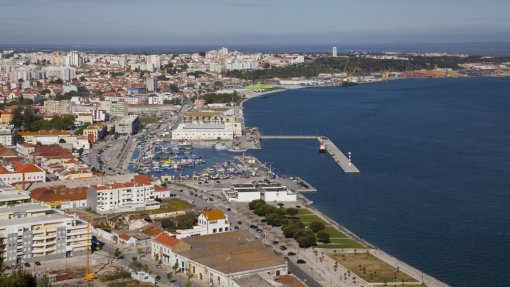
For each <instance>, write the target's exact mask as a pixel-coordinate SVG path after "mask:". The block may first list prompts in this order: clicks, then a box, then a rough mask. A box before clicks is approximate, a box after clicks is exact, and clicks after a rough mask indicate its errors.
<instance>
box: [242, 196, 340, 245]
mask: <svg viewBox="0 0 510 287" xmlns="http://www.w3.org/2000/svg"><path fill="white" fill-rule="evenodd" d="M248 207H249V209H250V210H253V213H255V214H256V215H258V216H264V218H265V220H266V223H267V224H269V225H271V226H281V228H282V231H283V234H284V235H285V237H287V238H294V239H295V240H296V241H297V242H298V244H299V247H301V248H308V247H311V246H314V245H316V244H317V241H319V242H322V243H329V242H330V238H329V234H328V233H327V232H326V231H325V230H324V229H325V226H324V224H323V223H322V222H312V223H310V225H309V226H306V225H305V224H304V223H303V222H301V220H300V219H299V218H298V217H296V215H297V214H298V210H297V209H296V208H283V206H281V205H280V206H279V207H276V206H272V205H268V204H266V202H265V201H264V200H260V199H259V200H254V201H252V202H250V203H249V204H248Z"/></svg>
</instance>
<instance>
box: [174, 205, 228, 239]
mask: <svg viewBox="0 0 510 287" xmlns="http://www.w3.org/2000/svg"><path fill="white" fill-rule="evenodd" d="M228 231H230V222H229V221H228V216H227V215H226V214H225V213H224V212H223V210H221V209H206V210H204V211H203V212H202V213H200V215H199V216H198V218H197V222H196V224H195V226H193V228H191V229H178V230H176V231H175V237H176V238H177V239H182V238H186V237H191V236H202V235H208V234H215V233H222V232H228Z"/></svg>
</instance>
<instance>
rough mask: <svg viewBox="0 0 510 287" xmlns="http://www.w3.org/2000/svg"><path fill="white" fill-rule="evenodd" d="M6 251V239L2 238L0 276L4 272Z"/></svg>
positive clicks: (0, 239)
mask: <svg viewBox="0 0 510 287" xmlns="http://www.w3.org/2000/svg"><path fill="white" fill-rule="evenodd" d="M4 252H5V243H4V239H3V238H0V277H1V276H2V273H3V272H4V260H5V259H4Z"/></svg>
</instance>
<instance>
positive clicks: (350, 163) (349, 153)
mask: <svg viewBox="0 0 510 287" xmlns="http://www.w3.org/2000/svg"><path fill="white" fill-rule="evenodd" d="M347 154H348V155H349V166H351V165H352V161H351V152H348V153H347Z"/></svg>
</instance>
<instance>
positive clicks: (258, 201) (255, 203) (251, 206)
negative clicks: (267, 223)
mask: <svg viewBox="0 0 510 287" xmlns="http://www.w3.org/2000/svg"><path fill="white" fill-rule="evenodd" d="M261 204H263V205H265V204H266V202H265V201H264V200H262V199H256V200H252V201H251V202H250V203H248V208H249V209H250V210H254V209H255V208H257V206H258V205H261Z"/></svg>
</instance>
